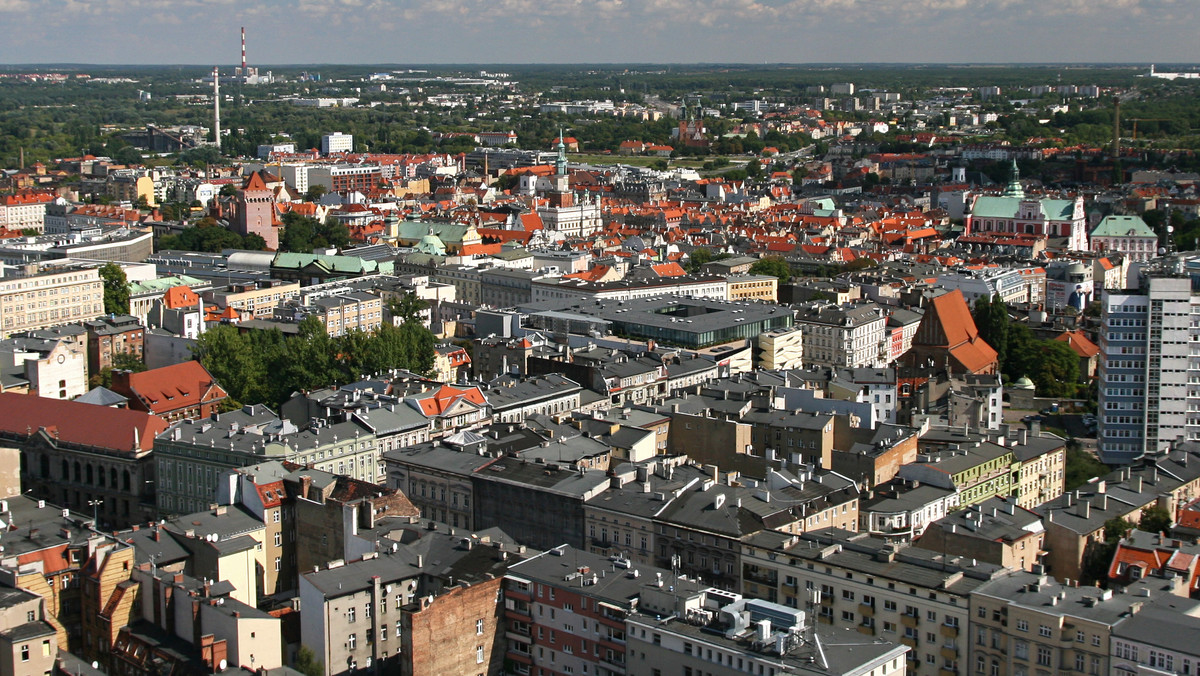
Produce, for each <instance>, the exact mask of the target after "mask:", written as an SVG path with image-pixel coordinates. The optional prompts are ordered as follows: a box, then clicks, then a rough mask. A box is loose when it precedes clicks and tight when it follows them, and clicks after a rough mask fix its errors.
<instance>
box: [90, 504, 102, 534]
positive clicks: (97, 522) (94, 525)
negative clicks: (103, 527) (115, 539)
mask: <svg viewBox="0 0 1200 676" xmlns="http://www.w3.org/2000/svg"><path fill="white" fill-rule="evenodd" d="M87 503H88V505H89V506H90V507H91V508H92V530H99V529H100V518H99V517H98V516H97V515H96V511H97V509H98V508H99V507H100V505H103V504H104V501H103V500H88V501H87Z"/></svg>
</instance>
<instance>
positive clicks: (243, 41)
mask: <svg viewBox="0 0 1200 676" xmlns="http://www.w3.org/2000/svg"><path fill="white" fill-rule="evenodd" d="M245 76H246V27H245V26H242V77H245Z"/></svg>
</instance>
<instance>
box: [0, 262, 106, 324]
mask: <svg viewBox="0 0 1200 676" xmlns="http://www.w3.org/2000/svg"><path fill="white" fill-rule="evenodd" d="M103 314H104V283H103V282H102V281H101V280H100V272H99V266H95V265H80V264H74V263H71V262H70V261H61V262H60V261H55V262H54V263H40V264H31V265H27V266H25V267H24V268H23V269H21V270H18V271H17V272H16V274H14V275H12V276H6V277H4V278H0V338H7V337H8V336H10V335H12V334H14V333H18V332H21V331H32V330H35V329H44V328H48V327H51V326H57V325H58V324H66V323H69V322H78V321H87V320H90V319H94V318H96V317H99V316H101V315H103Z"/></svg>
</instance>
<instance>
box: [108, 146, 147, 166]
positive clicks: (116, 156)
mask: <svg viewBox="0 0 1200 676" xmlns="http://www.w3.org/2000/svg"><path fill="white" fill-rule="evenodd" d="M113 160H114V161H116V163H117V164H140V163H141V161H142V153H141V151H140V150H138V149H137V148H134V147H133V146H125V147H124V148H121V149H120V150H118V151H117V152H115V153H113Z"/></svg>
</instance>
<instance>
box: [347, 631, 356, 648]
mask: <svg viewBox="0 0 1200 676" xmlns="http://www.w3.org/2000/svg"><path fill="white" fill-rule="evenodd" d="M357 645H358V634H350V636H349V637H347V638H346V647H347V648H349V649H351V650H354V648H355V647H356V646H357Z"/></svg>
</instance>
